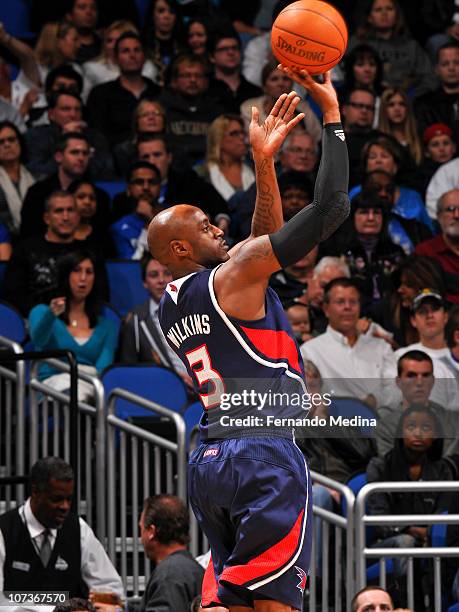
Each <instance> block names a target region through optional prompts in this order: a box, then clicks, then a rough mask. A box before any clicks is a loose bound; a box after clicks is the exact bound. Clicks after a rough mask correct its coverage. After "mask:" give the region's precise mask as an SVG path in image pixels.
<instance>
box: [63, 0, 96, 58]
mask: <svg viewBox="0 0 459 612" xmlns="http://www.w3.org/2000/svg"><path fill="white" fill-rule="evenodd" d="M68 5H69V6H68V11H67V13H66V15H65V18H66V20H67V21H68V22H69V23H71V24H72V25H74V26H75V28H76V29H77V32H78V35H79V37H80V45H79V47H78V52H77V55H76V58H75V59H76V61H77V62H78V63H79V64H82V63H83V62H87V61H88V60H91V59H93V58H94V57H96V56H97V55H99V53H100V50H101V47H102V41H101V39H100V36H99V34H98V33H97V30H96V25H97V19H98V10H97V4H96V0H70V2H69V3H68Z"/></svg>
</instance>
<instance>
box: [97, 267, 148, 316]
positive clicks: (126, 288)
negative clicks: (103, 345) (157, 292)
mask: <svg viewBox="0 0 459 612" xmlns="http://www.w3.org/2000/svg"><path fill="white" fill-rule="evenodd" d="M105 268H106V270H107V276H108V284H109V287H110V304H112V305H113V306H114V307H115V308H116V309H117V310H118V312H119V313H120V314H121V315H123V316H124V315H125V314H126V313H127V312H128V311H129V310H131V309H132V308H134V306H138V305H139V304H142V303H143V302H145V301H146V300H147V299H148V293H147V290H146V289H145V287H144V286H143V282H142V275H141V270H140V262H138V261H132V260H131V259H128V260H117V261H115V260H113V261H107V262H106V263H105Z"/></svg>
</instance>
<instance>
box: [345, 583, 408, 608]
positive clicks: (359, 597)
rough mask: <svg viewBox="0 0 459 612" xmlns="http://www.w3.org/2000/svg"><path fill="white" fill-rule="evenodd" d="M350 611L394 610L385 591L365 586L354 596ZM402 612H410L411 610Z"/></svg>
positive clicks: (380, 588) (376, 587)
mask: <svg viewBox="0 0 459 612" xmlns="http://www.w3.org/2000/svg"><path fill="white" fill-rule="evenodd" d="M351 610H352V612H368V611H369V610H375V612H376V610H378V611H379V610H381V612H382V611H383V610H384V612H391V611H393V610H394V604H393V602H392V598H391V596H390V595H389V593H388V592H387V591H386V589H383V588H382V587H379V586H366V587H364V588H363V589H360V591H359V592H358V593H356V594H355V595H354V597H353V599H352V602H351ZM400 612H402V611H400ZM403 612H411V610H404V611H403Z"/></svg>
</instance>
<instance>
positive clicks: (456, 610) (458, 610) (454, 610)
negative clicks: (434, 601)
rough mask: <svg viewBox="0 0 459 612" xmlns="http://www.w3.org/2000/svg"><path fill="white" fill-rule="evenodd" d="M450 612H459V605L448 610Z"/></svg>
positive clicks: (456, 604)
mask: <svg viewBox="0 0 459 612" xmlns="http://www.w3.org/2000/svg"><path fill="white" fill-rule="evenodd" d="M448 612H459V603H455V604H454V605H453V606H450V607H449V608H448Z"/></svg>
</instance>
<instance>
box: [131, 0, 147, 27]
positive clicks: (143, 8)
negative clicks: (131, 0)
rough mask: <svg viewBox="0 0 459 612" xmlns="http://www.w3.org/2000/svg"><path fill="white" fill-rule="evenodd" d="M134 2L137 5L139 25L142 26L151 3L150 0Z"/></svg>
mask: <svg viewBox="0 0 459 612" xmlns="http://www.w3.org/2000/svg"><path fill="white" fill-rule="evenodd" d="M135 3H136V5H137V10H138V11H139V19H140V25H141V26H143V25H144V24H145V19H146V17H147V11H148V7H149V6H150V4H151V0H135Z"/></svg>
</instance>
